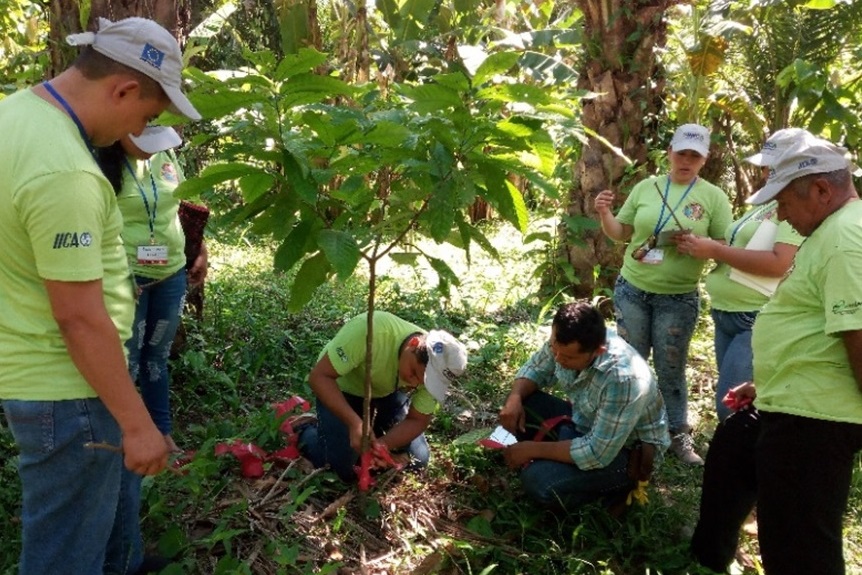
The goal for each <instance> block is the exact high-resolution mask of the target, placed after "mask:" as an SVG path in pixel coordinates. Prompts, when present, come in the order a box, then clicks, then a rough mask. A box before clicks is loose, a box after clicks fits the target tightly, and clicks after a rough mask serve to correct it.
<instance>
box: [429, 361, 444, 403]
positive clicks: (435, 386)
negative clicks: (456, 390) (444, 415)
mask: <svg viewBox="0 0 862 575" xmlns="http://www.w3.org/2000/svg"><path fill="white" fill-rule="evenodd" d="M425 389H427V390H428V393H430V394H431V397H433V398H434V399H436V400H437V403H439V404H441V405H442V404H443V402H445V401H446V393H447V392H448V391H449V380H448V379H446V376H445V375H443V374H442V373H439V372H438V371H437V370H436V369H435V368H434V367H433V366H432V365H431V364H430V362H429V364H428V365H427V366H425Z"/></svg>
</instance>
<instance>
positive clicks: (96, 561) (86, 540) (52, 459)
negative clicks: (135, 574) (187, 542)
mask: <svg viewBox="0 0 862 575" xmlns="http://www.w3.org/2000/svg"><path fill="white" fill-rule="evenodd" d="M3 410H4V411H5V413H6V419H7V421H8V423H9V429H10V430H11V431H12V435H13V437H14V438H15V443H16V444H17V446H18V449H19V451H20V457H19V461H18V475H19V476H20V478H21V483H22V487H23V499H22V514H21V519H22V541H23V548H22V551H21V558H20V564H19V572H20V573H21V574H22V575H30V574H32V573H38V574H39V575H53V574H57V575H66V574H68V573H75V574H80V575H102V574H103V573H105V572H110V571H105V565H106V561H107V558H106V553H107V549H108V548H109V547H110V545H111V543H109V540H110V538H111V537H113V535H112V525H113V524H114V518H115V515H116V513H117V510H118V500H119V498H120V483H121V475H122V469H123V458H122V456H121V455H119V454H117V453H114V452H111V451H106V450H104V449H90V448H85V447H84V444H85V443H87V442H91V441H92V442H105V443H110V444H112V445H120V443H121V433H120V428H119V426H118V425H117V422H116V421H115V420H114V418H113V416H111V414H110V413H109V412H108V410H107V409H106V408H105V406H104V404H103V403H102V402H101V400H99V399H78V400H68V401H16V400H5V401H3ZM134 522H135V524H137V522H138V518H137V515H135V517H134ZM132 561H136V563H135V564H134V565H130V566H131V567H132V568H137V566H138V565H139V564H140V559H137V560H133V559H129V560H127V561H126V563H131V562H132ZM131 570H134V569H131Z"/></svg>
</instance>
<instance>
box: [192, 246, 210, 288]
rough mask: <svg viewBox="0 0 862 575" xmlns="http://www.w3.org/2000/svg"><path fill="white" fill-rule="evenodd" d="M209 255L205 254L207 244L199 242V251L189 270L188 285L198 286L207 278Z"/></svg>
mask: <svg viewBox="0 0 862 575" xmlns="http://www.w3.org/2000/svg"><path fill="white" fill-rule="evenodd" d="M208 259H209V253H208V252H207V243H206V242H201V251H200V253H199V254H198V257H197V258H195V261H194V263H193V264H192V267H191V268H189V285H190V286H198V285H201V284H203V283H204V280H205V279H206V277H207V266H208Z"/></svg>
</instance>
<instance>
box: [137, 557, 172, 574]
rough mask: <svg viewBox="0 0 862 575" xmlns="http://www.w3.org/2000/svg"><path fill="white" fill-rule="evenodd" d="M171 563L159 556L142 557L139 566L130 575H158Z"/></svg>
mask: <svg viewBox="0 0 862 575" xmlns="http://www.w3.org/2000/svg"><path fill="white" fill-rule="evenodd" d="M171 563H173V561H171V560H170V559H168V558H167V557H162V556H161V555H144V560H143V561H141V566H140V567H138V570H137V571H135V572H134V573H133V574H132V575H146V574H147V573H159V572H160V571H161V570H162V569H164V568H165V567H167V566H168V565H170V564H171Z"/></svg>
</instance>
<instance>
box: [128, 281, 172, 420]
mask: <svg viewBox="0 0 862 575" xmlns="http://www.w3.org/2000/svg"><path fill="white" fill-rule="evenodd" d="M135 282H136V283H137V284H138V287H139V288H141V290H142V291H141V294H140V295H139V296H138V302H137V305H136V306H135V323H134V329H133V331H132V337H131V338H130V339H129V341H127V342H126V348H127V349H128V350H129V374H130V375H131V376H132V381H134V382H135V383H137V385H138V387H139V388H140V390H141V397H143V399H144V404H145V405H146V406H147V410H148V411H149V412H150V417H152V418H153V422H154V423H155V424H156V427H158V428H159V431H161V432H162V433H164V434H165V435H168V434H169V433H171V430H172V424H171V405H170V395H169V393H168V384H169V378H170V374H169V373H168V356H169V355H170V353H171V344H173V342H174V337H175V336H176V334H177V328H178V327H179V325H180V319H181V318H182V313H183V304H184V302H185V294H186V270H185V269H181V270H179V271H178V272H177V273H175V274H173V275H172V276H170V277H168V278H167V279H165V280H162V281H154V280H153V279H151V278H145V277H141V276H135Z"/></svg>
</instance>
